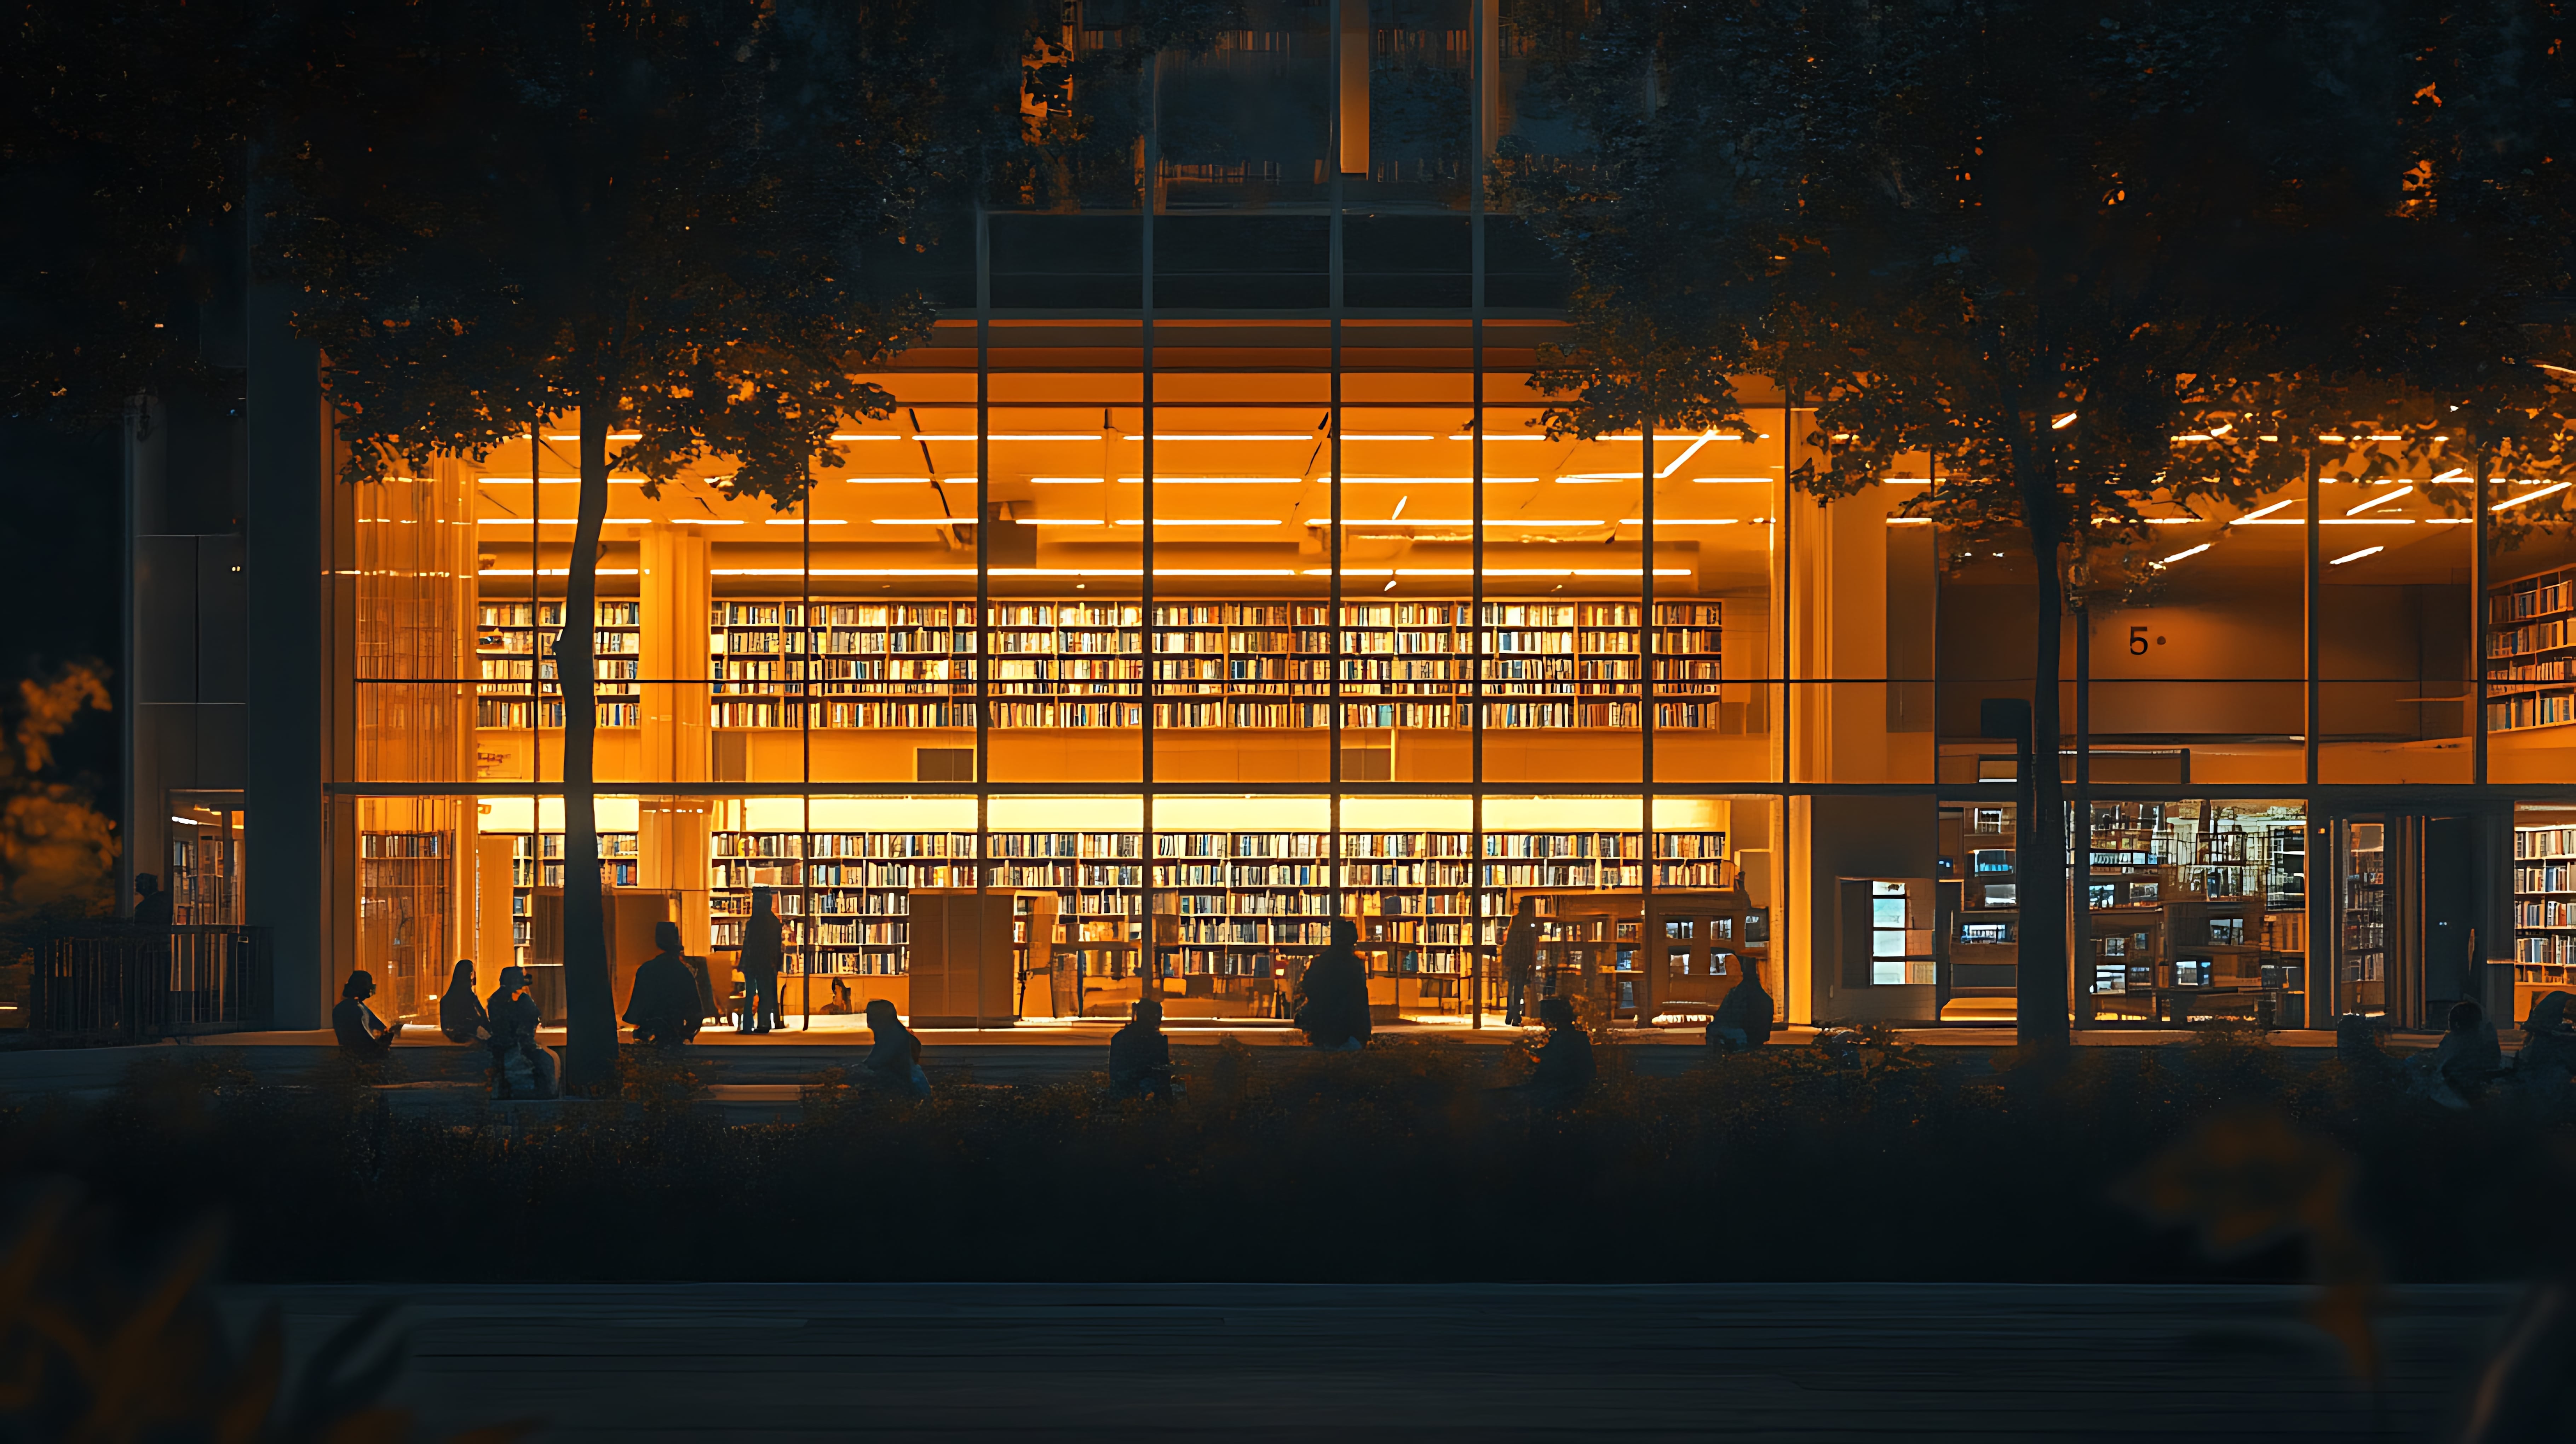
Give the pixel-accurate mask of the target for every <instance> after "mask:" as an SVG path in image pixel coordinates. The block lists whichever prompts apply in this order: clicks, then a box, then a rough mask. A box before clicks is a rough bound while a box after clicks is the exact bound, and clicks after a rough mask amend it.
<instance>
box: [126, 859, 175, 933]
mask: <svg viewBox="0 0 2576 1444" xmlns="http://www.w3.org/2000/svg"><path fill="white" fill-rule="evenodd" d="M170 904H171V898H170V895H169V894H168V893H166V892H163V891H162V890H161V878H160V876H159V875H158V874H156V873H148V872H138V873H136V874H135V875H134V925H135V926H136V927H138V928H166V927H169V926H170V925H171V916H170Z"/></svg>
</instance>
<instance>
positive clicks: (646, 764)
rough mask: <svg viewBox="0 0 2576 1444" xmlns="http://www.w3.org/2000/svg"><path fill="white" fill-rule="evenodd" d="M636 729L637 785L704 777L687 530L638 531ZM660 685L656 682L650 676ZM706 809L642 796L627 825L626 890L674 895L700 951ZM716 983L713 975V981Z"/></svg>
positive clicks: (700, 604) (702, 545) (699, 658)
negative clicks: (640, 643)
mask: <svg viewBox="0 0 2576 1444" xmlns="http://www.w3.org/2000/svg"><path fill="white" fill-rule="evenodd" d="M641 551H642V560H641V565H642V569H643V573H644V575H643V577H642V578H641V580H642V586H641V588H640V589H639V590H640V593H641V596H642V599H643V603H644V654H643V659H642V660H643V672H644V676H645V677H646V678H647V681H646V682H645V684H644V687H643V697H644V725H643V727H642V729H641V731H642V737H643V756H642V759H641V760H642V767H641V769H640V773H639V780H641V781H643V782H647V783H672V784H678V783H692V782H704V781H706V780H707V768H708V760H709V759H708V734H707V715H708V709H707V700H708V695H707V694H708V689H707V686H706V681H705V679H706V677H707V662H708V652H707V609H708V606H709V598H710V588H709V583H708V576H707V565H708V561H707V540H706V535H705V533H704V532H703V531H701V530H699V529H698V528H695V527H688V526H673V525H671V524H669V523H664V522H657V523H655V524H653V525H651V526H648V527H646V528H644V529H643V537H642V546H641ZM656 678H659V679H663V680H659V681H655V680H651V679H656ZM707 809H708V804H707V801H706V799H705V798H703V797H688V796H670V795H655V794H652V793H649V792H648V793H646V794H645V795H644V797H643V799H642V801H641V803H640V804H639V807H638V814H637V818H636V839H635V846H636V853H637V859H636V879H635V881H636V885H637V886H639V887H643V888H647V889H655V890H669V891H673V892H676V893H678V894H679V899H680V907H679V924H680V937H681V945H682V946H683V947H684V948H686V949H687V950H688V951H689V952H692V953H696V954H699V955H704V954H705V953H706V951H707V938H708V917H707V863H708V856H707V853H708V840H707V835H708V822H707V818H708V810H707ZM718 981H719V985H720V986H721V983H722V981H723V980H722V978H721V977H719V980H718Z"/></svg>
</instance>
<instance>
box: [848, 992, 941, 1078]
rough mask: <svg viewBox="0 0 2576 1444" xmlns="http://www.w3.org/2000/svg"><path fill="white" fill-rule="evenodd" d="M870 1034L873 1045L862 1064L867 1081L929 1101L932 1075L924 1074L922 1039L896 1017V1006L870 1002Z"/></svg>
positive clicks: (885, 1002)
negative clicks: (922, 1069)
mask: <svg viewBox="0 0 2576 1444" xmlns="http://www.w3.org/2000/svg"><path fill="white" fill-rule="evenodd" d="M868 1032H869V1033H870V1034H872V1035H873V1038H874V1041H873V1042H872V1043H871V1044H870V1045H869V1048H868V1056H867V1059H866V1061H864V1062H862V1063H860V1064H859V1071H860V1072H861V1073H862V1074H863V1075H865V1078H866V1081H867V1082H869V1083H870V1084H872V1085H874V1086H876V1087H878V1088H881V1089H884V1090H885V1091H886V1092H888V1093H908V1094H911V1095H912V1096H913V1097H915V1098H927V1097H929V1096H930V1075H929V1074H927V1073H924V1072H922V1071H921V1039H920V1038H918V1037H916V1036H914V1034H913V1031H912V1030H911V1029H910V1028H907V1027H905V1026H904V1025H903V1019H901V1018H899V1017H897V1016H895V1011H894V1004H893V1003H891V1002H889V1001H887V1000H886V999H884V998H870V999H868Z"/></svg>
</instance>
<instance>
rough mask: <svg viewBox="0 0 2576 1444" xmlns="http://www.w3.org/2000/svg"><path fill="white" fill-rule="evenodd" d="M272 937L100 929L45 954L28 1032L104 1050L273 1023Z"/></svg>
mask: <svg viewBox="0 0 2576 1444" xmlns="http://www.w3.org/2000/svg"><path fill="white" fill-rule="evenodd" d="M269 967H270V951H269V938H268V929H266V928H248V927H172V928H130V927H119V928H99V929H96V930H94V931H87V932H81V933H74V934H65V935H61V936H57V937H51V938H46V939H44V940H43V941H41V942H39V943H38V944H37V945H36V971H35V976H34V978H33V979H32V980H31V986H30V988H29V992H28V999H27V1002H28V1008H27V1012H28V1017H27V1028H28V1031H29V1032H30V1033H31V1034H32V1035H34V1037H35V1039H36V1040H37V1041H38V1042H41V1043H47V1044H52V1045H55V1046H69V1047H80V1046H96V1045H105V1044H116V1043H141V1042H147V1041H150V1040H152V1039H155V1038H169V1037H186V1036H193V1035H196V1034H201V1033H240V1032H249V1031H252V1030H255V1029H260V1028H265V1027H267V1026H268V1022H269V1003H270V980H269Z"/></svg>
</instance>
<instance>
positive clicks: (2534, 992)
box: [2513, 826, 2576, 1018]
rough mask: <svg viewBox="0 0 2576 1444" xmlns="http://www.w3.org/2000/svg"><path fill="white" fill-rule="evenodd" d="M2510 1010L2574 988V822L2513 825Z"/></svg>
mask: <svg viewBox="0 0 2576 1444" xmlns="http://www.w3.org/2000/svg"><path fill="white" fill-rule="evenodd" d="M2513 985H2514V993H2515V997H2514V1013H2513V1015H2514V1016H2515V1017H2517V1018H2520V1017H2523V1016H2526V1015H2527V1014H2528V1013H2529V1012H2530V1010H2531V1004H2532V1001H2533V1000H2534V999H2536V998H2539V997H2541V996H2543V995H2545V994H2547V993H2549V992H2551V991H2552V990H2555V989H2559V988H2576V827H2567V826H2548V827H2516V828H2515V829H2514V830H2513Z"/></svg>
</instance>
